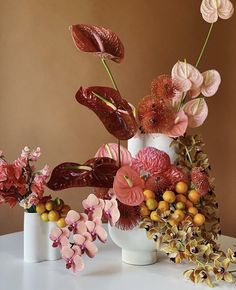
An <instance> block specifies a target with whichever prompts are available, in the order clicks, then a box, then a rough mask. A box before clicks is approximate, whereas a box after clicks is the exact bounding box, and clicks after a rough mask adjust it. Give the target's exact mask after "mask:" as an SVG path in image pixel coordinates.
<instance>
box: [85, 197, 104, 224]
mask: <svg viewBox="0 0 236 290" xmlns="http://www.w3.org/2000/svg"><path fill="white" fill-rule="evenodd" d="M82 205H83V207H84V209H85V212H86V213H87V214H88V216H89V218H90V219H92V220H93V219H95V218H96V217H98V218H100V219H101V218H102V210H103V207H104V201H103V200H102V199H99V198H97V197H96V195H95V194H90V195H89V196H88V197H87V198H86V199H85V200H83V201H82Z"/></svg>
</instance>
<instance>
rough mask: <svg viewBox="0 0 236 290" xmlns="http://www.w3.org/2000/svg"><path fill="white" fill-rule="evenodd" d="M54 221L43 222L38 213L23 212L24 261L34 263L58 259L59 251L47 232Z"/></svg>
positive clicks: (53, 224)
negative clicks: (53, 245) (54, 246)
mask: <svg viewBox="0 0 236 290" xmlns="http://www.w3.org/2000/svg"><path fill="white" fill-rule="evenodd" d="M54 226H55V223H54V222H48V223H46V222H43V221H42V220H41V219H40V215H39V214H38V213H28V212H25V213H24V261H25V262H28V263H36V262H42V261H47V260H58V259H60V257H61V255H60V251H59V249H58V248H53V247H52V243H51V241H50V240H49V234H50V230H51V228H52V227H54Z"/></svg>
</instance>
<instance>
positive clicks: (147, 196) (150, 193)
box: [143, 189, 156, 200]
mask: <svg viewBox="0 0 236 290" xmlns="http://www.w3.org/2000/svg"><path fill="white" fill-rule="evenodd" d="M143 194H144V199H145V200H148V199H150V198H152V199H155V196H156V195H155V193H154V192H153V191H151V190H149V189H146V190H144V192H143Z"/></svg>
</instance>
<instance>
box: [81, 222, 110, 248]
mask: <svg viewBox="0 0 236 290" xmlns="http://www.w3.org/2000/svg"><path fill="white" fill-rule="evenodd" d="M85 224H86V226H87V230H88V232H89V233H90V235H91V236H92V239H93V241H94V240H95V239H96V238H97V237H98V239H99V240H100V241H101V242H103V243H105V242H106V241H107V232H106V231H105V230H104V228H103V227H102V222H101V219H99V218H96V219H95V220H93V221H86V223H85Z"/></svg>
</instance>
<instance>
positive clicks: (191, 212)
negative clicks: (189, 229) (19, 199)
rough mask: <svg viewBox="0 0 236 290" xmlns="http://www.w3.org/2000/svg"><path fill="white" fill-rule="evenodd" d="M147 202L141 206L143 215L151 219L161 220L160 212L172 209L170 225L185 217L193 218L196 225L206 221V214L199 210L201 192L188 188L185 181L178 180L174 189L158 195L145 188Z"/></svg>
mask: <svg viewBox="0 0 236 290" xmlns="http://www.w3.org/2000/svg"><path fill="white" fill-rule="evenodd" d="M143 194H144V199H145V202H144V203H143V204H142V205H141V207H140V215H141V216H142V217H150V219H151V220H153V221H155V222H158V221H160V219H161V217H160V213H164V212H166V211H168V210H170V209H171V211H172V213H171V214H170V217H169V219H168V223H169V224H170V225H177V224H178V223H180V222H182V221H183V220H184V219H185V218H187V217H188V218H189V217H191V218H192V221H193V223H194V224H195V225H196V226H201V225H203V224H204V223H205V216H204V215H203V214H201V213H199V212H198V209H197V207H196V206H197V205H198V204H199V202H200V194H199V193H198V192H197V191H196V190H195V189H190V188H188V185H187V184H186V183H184V182H182V181H181V182H178V183H177V184H176V186H175V190H174V191H170V190H167V191H165V192H164V193H163V194H162V195H158V196H156V194H155V193H154V192H153V191H151V190H148V189H146V190H144V192H143Z"/></svg>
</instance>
